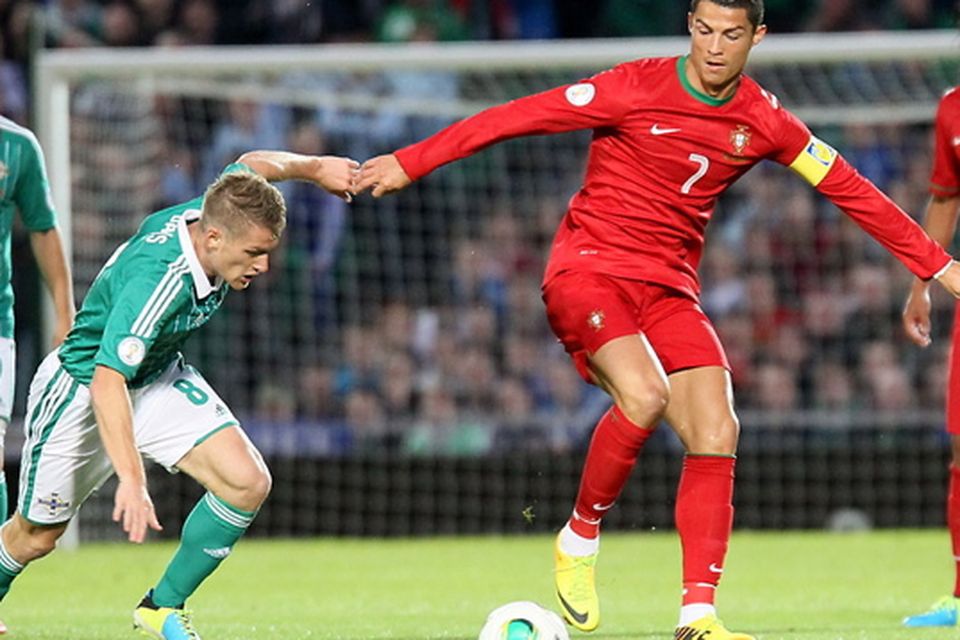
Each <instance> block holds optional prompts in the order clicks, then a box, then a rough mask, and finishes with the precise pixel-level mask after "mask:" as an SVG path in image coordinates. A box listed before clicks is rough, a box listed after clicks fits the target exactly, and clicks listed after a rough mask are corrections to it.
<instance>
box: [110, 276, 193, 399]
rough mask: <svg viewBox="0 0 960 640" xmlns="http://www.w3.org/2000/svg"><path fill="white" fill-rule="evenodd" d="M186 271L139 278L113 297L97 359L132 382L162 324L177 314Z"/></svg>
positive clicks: (128, 282) (130, 281)
mask: <svg viewBox="0 0 960 640" xmlns="http://www.w3.org/2000/svg"><path fill="white" fill-rule="evenodd" d="M183 287H184V282H183V271H182V270H179V269H173V268H171V269H169V270H168V271H167V272H166V273H164V274H163V275H162V276H161V277H150V276H139V277H135V278H133V279H131V280H129V281H127V283H126V284H125V285H124V286H123V288H122V289H121V290H120V291H119V293H117V294H116V295H114V296H112V297H113V306H112V309H111V310H110V315H109V316H108V317H107V321H106V325H105V326H104V330H103V337H102V338H101V339H100V349H99V350H98V351H97V355H96V357H95V359H94V363H95V364H97V365H103V366H105V367H109V368H111V369H113V370H115V371H118V372H120V373H121V374H122V375H123V377H124V378H125V379H126V380H127V381H130V380H132V379H133V378H134V377H135V376H136V375H137V372H138V371H139V369H140V365H141V364H143V362H144V361H145V360H146V358H147V356H148V355H149V353H150V349H151V347H152V346H153V344H154V342H155V341H156V338H157V335H158V334H159V328H160V327H161V326H162V325H163V322H164V321H165V320H166V319H167V318H169V317H170V316H171V314H173V313H175V312H176V310H177V307H178V304H177V301H178V300H179V299H180V298H181V292H182V291H183Z"/></svg>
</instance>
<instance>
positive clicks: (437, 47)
mask: <svg viewBox="0 0 960 640" xmlns="http://www.w3.org/2000/svg"><path fill="white" fill-rule="evenodd" d="M688 46H689V41H688V39H687V38H686V37H664V38H648V39H639V40H638V39H604V40H573V41H552V42H477V43H448V44H413V45H399V46H398V45H370V44H330V45H317V46H275V47H235V46H229V47H227V46H222V47H191V48H178V49H159V48H153V49H109V48H98V49H64V50H41V51H40V52H39V54H38V58H37V63H36V68H35V70H34V76H33V77H34V95H35V96H36V101H35V105H36V108H35V113H36V129H37V135H38V136H39V139H40V141H41V144H42V146H43V148H44V150H45V152H46V154H47V163H48V165H49V170H50V177H51V182H52V188H53V191H54V201H55V203H56V205H57V207H58V210H59V212H60V216H61V224H62V225H63V228H64V230H65V236H66V238H67V242H69V238H70V202H71V200H70V160H69V153H70V149H69V137H70V136H69V133H70V122H69V112H70V88H71V85H72V83H75V82H79V81H84V82H86V81H91V80H95V79H109V80H121V81H123V82H128V83H134V84H136V86H137V90H139V91H143V92H151V91H159V90H162V87H163V86H164V84H165V79H166V84H167V85H169V84H170V79H171V78H173V82H174V83H176V82H181V83H183V84H184V85H186V86H187V87H188V89H187V90H188V91H189V90H191V88H190V85H191V84H193V83H191V82H190V81H189V80H191V79H192V80H195V81H197V82H199V83H201V86H202V83H204V82H206V81H208V80H216V79H217V78H221V77H223V76H225V75H236V74H238V73H239V74H241V80H240V81H238V82H236V83H235V85H234V86H233V87H232V88H230V89H229V91H228V93H229V92H232V93H233V94H234V95H242V96H244V97H246V98H248V99H257V98H258V96H259V97H260V98H261V99H263V97H264V96H263V93H262V92H261V91H258V90H257V87H256V86H254V85H252V84H250V83H248V82H244V81H243V79H242V77H243V76H244V75H247V76H255V75H263V74H277V73H285V72H290V71H298V72H310V71H324V72H337V73H343V72H370V71H387V72H390V71H396V70H411V69H413V70H452V71H472V70H482V71H498V70H500V71H504V70H525V71H530V70H547V69H579V70H600V69H603V68H605V67H609V66H611V65H614V64H616V63H618V62H621V61H625V60H631V59H636V58H642V57H647V56H662V55H677V54H681V53H684V52H685V51H686V50H687V49H688ZM958 57H960V37H958V34H957V32H955V31H921V32H891V33H882V34H879V33H829V34H785V35H776V34H774V35H770V36H768V37H767V38H766V39H765V40H764V42H763V43H761V45H760V46H759V47H757V49H756V50H755V51H754V52H753V53H752V58H751V63H750V70H751V71H752V70H754V69H757V68H763V67H773V68H776V67H798V66H801V67H802V66H815V65H818V64H824V63H826V64H836V63H838V62H847V63H884V62H888V63H892V62H897V61H919V62H927V61H934V60H956V59H957V58H958ZM569 79H570V80H573V79H574V78H573V77H570V78H569ZM206 87H207V88H206V92H207V93H209V92H211V85H210V84H207V85H206ZM223 89H224V87H223V86H221V85H219V84H214V85H213V90H214V91H217V92H222V90H223ZM192 91H194V92H197V91H198V89H197V87H192ZM199 92H200V93H203V89H200V90H199ZM288 94H289V97H290V99H291V101H293V102H295V103H298V102H307V103H310V102H311V101H312V103H314V104H317V103H323V102H329V101H334V102H336V101H338V100H341V101H343V102H344V103H345V104H349V105H351V106H355V107H358V108H363V106H364V105H363V104H362V100H361V101H357V100H356V99H355V98H353V97H351V96H341V97H338V96H331V95H329V94H322V95H317V93H316V92H309V91H303V92H300V93H299V95H298V94H297V92H296V91H293V90H288ZM219 95H222V93H219ZM272 97H274V98H275V96H272ZM490 104H492V103H489V102H488V103H483V102H479V101H472V100H464V101H459V102H458V103H456V104H454V105H452V106H451V105H438V104H436V103H434V102H432V101H431V100H429V98H428V97H427V96H424V98H423V99H422V100H421V101H414V100H409V101H408V102H407V104H405V105H401V107H405V108H407V109H410V110H412V111H415V112H424V111H426V112H428V113H429V112H431V111H432V112H438V113H443V114H446V115H451V116H458V117H463V116H466V115H469V114H470V113H473V112H475V111H477V110H478V109H480V108H483V107H485V106H489V105H490ZM934 105H935V95H925V96H924V95H921V96H919V97H914V99H909V97H907V99H905V100H904V102H903V103H902V104H884V105H877V104H872V105H871V104H848V105H828V106H829V109H830V112H829V113H824V112H825V111H826V108H825V107H826V106H827V105H825V106H818V105H815V104H810V105H791V104H789V103H788V104H787V106H788V107H790V108H792V109H794V111H795V112H796V113H797V115H798V116H800V117H801V118H802V119H804V120H805V121H807V122H809V123H810V124H813V125H816V124H818V123H834V122H838V121H845V120H850V121H872V122H884V121H890V122H904V121H920V122H922V121H926V120H929V119H930V118H931V114H932V110H933V108H934ZM367 106H368V107H369V106H370V105H369V104H368V105H367Z"/></svg>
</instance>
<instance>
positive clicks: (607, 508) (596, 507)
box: [593, 502, 616, 511]
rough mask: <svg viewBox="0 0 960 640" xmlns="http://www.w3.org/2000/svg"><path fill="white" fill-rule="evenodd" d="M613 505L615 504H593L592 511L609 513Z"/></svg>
mask: <svg viewBox="0 0 960 640" xmlns="http://www.w3.org/2000/svg"><path fill="white" fill-rule="evenodd" d="M615 504H616V502H611V503H610V504H600V503H599V502H594V503H593V509H594V511H610V509H612V508H613V505H615Z"/></svg>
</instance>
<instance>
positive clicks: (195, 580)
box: [134, 427, 271, 640]
mask: <svg viewBox="0 0 960 640" xmlns="http://www.w3.org/2000/svg"><path fill="white" fill-rule="evenodd" d="M177 467H178V468H179V469H180V470H182V471H183V472H185V473H187V474H189V475H190V476H191V477H193V478H194V479H196V480H197V481H198V482H200V483H201V484H202V485H204V486H205V487H207V489H208V492H207V493H206V494H205V495H204V496H203V497H202V498H201V499H200V500H199V502H198V503H197V505H196V506H195V507H194V509H193V511H192V512H191V513H190V515H189V517H188V518H187V520H186V522H184V525H183V532H182V534H181V538H180V546H179V547H178V549H177V551H176V553H175V554H174V556H173V559H172V560H171V561H170V564H169V565H168V566H167V569H166V571H165V572H164V574H163V576H162V577H161V578H160V581H159V582H158V583H157V586H156V587H155V588H154V589H152V590H151V591H150V592H149V593H148V594H147V596H146V597H145V598H144V599H143V601H142V602H141V603H140V605H139V606H138V607H137V609H136V611H135V612H134V625H135V626H136V627H137V628H138V629H140V630H141V631H143V632H145V633H147V634H149V635H152V636H153V637H156V638H163V639H165V640H180V639H181V638H189V639H191V640H196V639H198V638H199V635H198V634H197V632H196V631H195V630H194V629H193V626H192V623H191V621H190V617H189V614H188V613H186V612H185V611H184V609H183V606H184V603H185V602H186V600H187V598H189V597H190V596H191V595H192V594H193V593H194V591H196V590H197V588H198V587H199V586H200V584H201V583H202V582H203V580H205V579H206V578H207V576H209V575H210V574H212V573H213V572H214V571H215V570H216V568H217V567H218V566H220V563H221V562H223V560H224V559H226V558H227V556H229V555H230V553H231V552H232V550H233V546H234V544H236V542H237V541H238V540H239V539H240V538H241V536H243V534H244V533H245V532H246V530H247V527H249V526H250V524H251V523H252V522H253V519H254V517H255V516H256V512H257V509H259V507H260V505H261V504H262V503H263V501H264V500H265V499H266V497H267V495H268V494H269V492H270V483H271V480H270V473H269V471H268V470H267V466H266V464H265V463H264V461H263V458H262V456H261V455H260V453H259V452H258V451H257V450H256V448H255V447H254V446H253V444H252V443H251V442H250V440H249V439H248V438H247V437H246V435H245V434H244V433H243V431H241V430H240V429H239V427H230V428H227V429H224V430H222V431H219V432H217V433H215V434H214V435H213V436H211V437H210V438H209V439H207V440H205V441H204V442H202V443H201V444H199V445H198V446H197V447H195V448H194V449H192V450H191V451H190V452H189V453H188V454H187V455H186V456H184V458H183V459H182V460H181V461H180V462H178V463H177ZM191 634H192V635H191Z"/></svg>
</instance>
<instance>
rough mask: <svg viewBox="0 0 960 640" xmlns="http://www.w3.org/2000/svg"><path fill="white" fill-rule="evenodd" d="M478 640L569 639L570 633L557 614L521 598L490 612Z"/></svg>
mask: <svg viewBox="0 0 960 640" xmlns="http://www.w3.org/2000/svg"><path fill="white" fill-rule="evenodd" d="M479 640H570V636H569V635H567V628H566V626H564V624H563V620H561V619H560V616H558V615H557V614H555V613H554V612H553V611H548V610H546V609H544V608H543V607H541V606H540V605H538V604H537V603H536V602H529V601H526V600H523V601H520V602H511V603H509V604H505V605H503V606H502V607H498V608H496V609H494V610H493V611H491V612H490V615H489V616H487V622H486V624H484V625H483V629H481V630H480V638H479Z"/></svg>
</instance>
